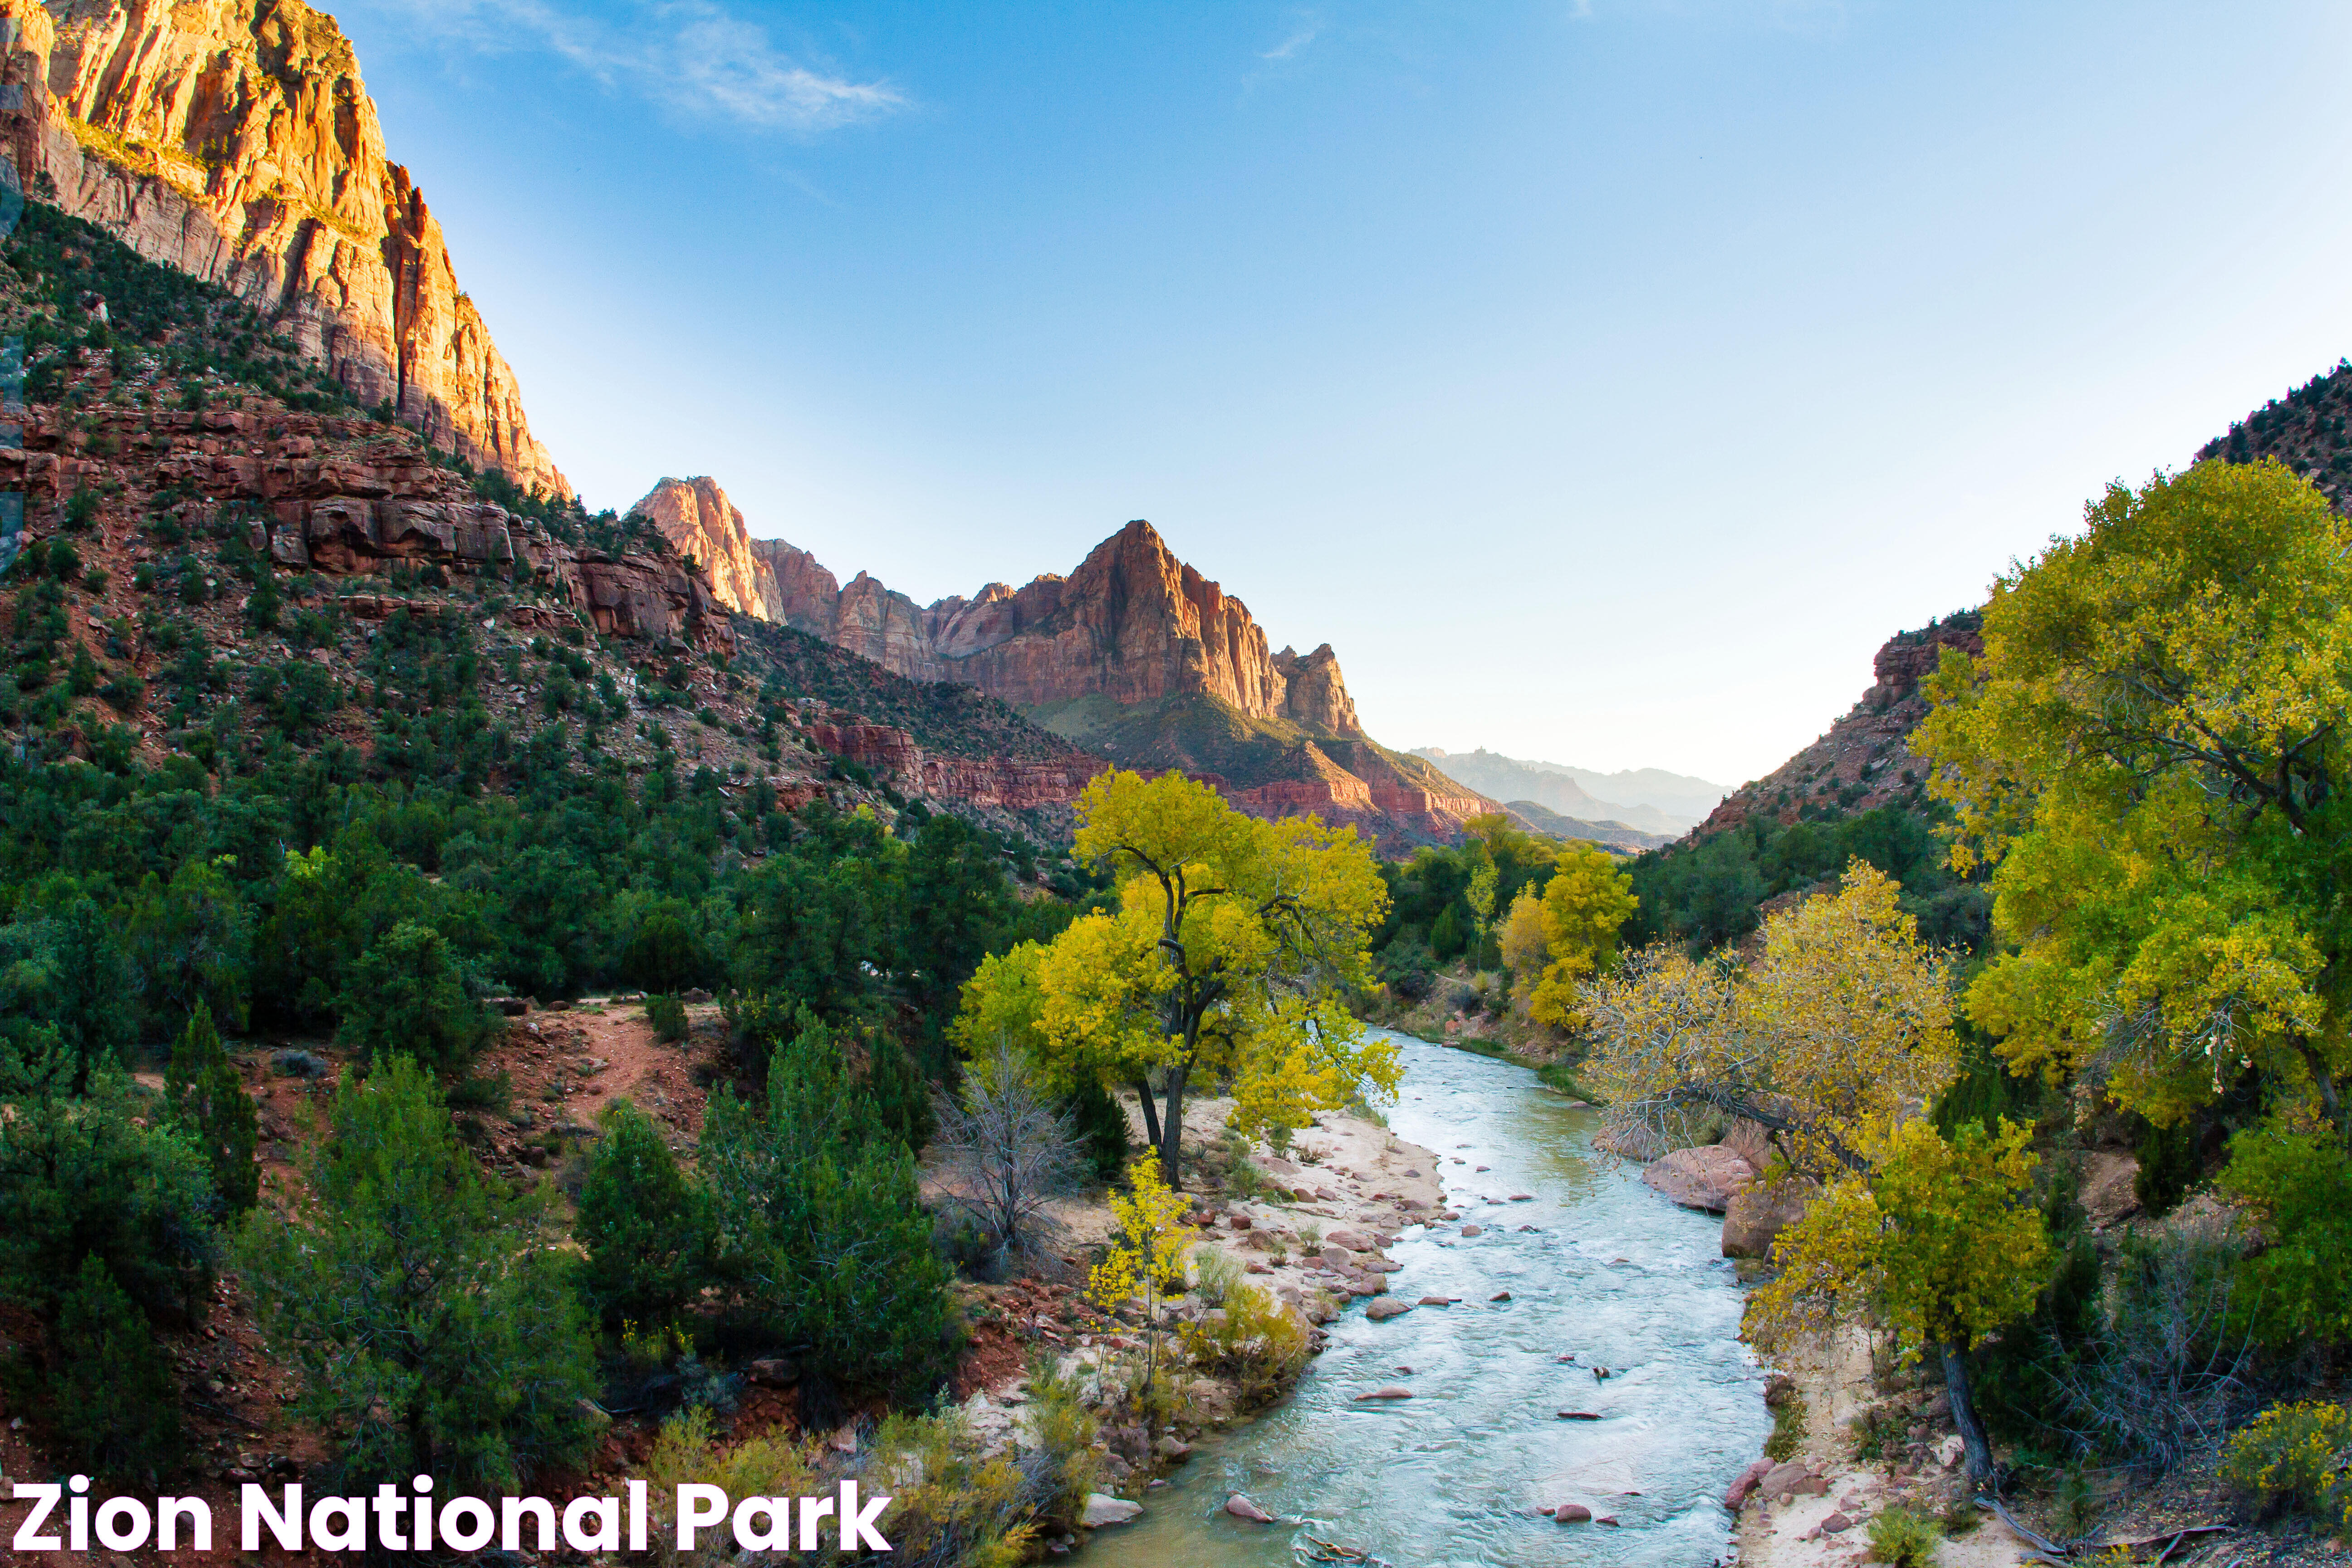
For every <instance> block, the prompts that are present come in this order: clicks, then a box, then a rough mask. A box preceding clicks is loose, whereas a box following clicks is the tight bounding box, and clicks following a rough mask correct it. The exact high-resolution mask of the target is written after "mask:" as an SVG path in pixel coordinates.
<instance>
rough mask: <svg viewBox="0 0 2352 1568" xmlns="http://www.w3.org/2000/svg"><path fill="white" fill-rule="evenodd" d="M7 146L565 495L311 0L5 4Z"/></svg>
mask: <svg viewBox="0 0 2352 1568" xmlns="http://www.w3.org/2000/svg"><path fill="white" fill-rule="evenodd" d="M0 28H5V33H6V35H7V40H8V41H7V50H6V56H5V63H0V77H4V78H5V85H6V87H8V88H10V89H15V90H13V91H0V146H5V151H6V152H7V154H8V156H9V157H10V158H11V159H13V160H14V161H15V163H16V168H17V170H18V172H19V174H20V175H21V177H22V179H23V181H24V183H25V184H26V186H27V188H29V189H33V190H37V191H42V192H47V190H48V189H49V188H50V187H51V186H52V185H53V186H54V188H55V195H54V197H53V198H51V199H54V200H55V201H56V203H57V204H58V205H59V206H61V207H63V208H64V209H65V210H66V211H67V212H68V213H71V214H73V215H75V216H79V217H84V218H87V219H89V220H90V221H91V222H93V223H97V224H100V225H102V226H104V227H106V228H108V229H110V230H111V231H112V232H113V233H115V234H117V235H119V236H121V237H122V238H123V240H125V241H126V242H127V243H128V244H130V245H131V247H133V248H134V249H136V250H138V251H139V252H140V253H141V254H142V255H143V256H146V257H148V258H151V259H152V260H156V261H161V262H163V263H164V264H166V265H168V266H171V267H174V268H180V269H181V270H183V271H185V272H189V273H193V274H194V275H195V276H197V277H199V278H203V279H208V280H210V281H213V282H216V283H219V284H222V285H223V286H225V287H226V288H227V289H230V290H231V291H233V292H234V293H236V294H237V295H239V296H240V297H242V298H243V299H245V300H247V301H248V302H249V303H251V304H252V305H254V306H255V307H256V308H257V310H259V311H260V312H261V314H262V315H263V317H264V318H265V319H266V320H267V321H269V322H270V323H271V324H272V325H273V326H275V327H276V328H278V330H279V331H284V332H287V333H289V334H290V335H291V336H292V337H293V338H294V339H295V340H296V341H297V342H299V344H300V345H301V347H302V349H303V351H304V353H308V354H309V355H310V356H311V357H312V358H314V359H316V360H318V361H320V362H321V363H325V364H326V365H327V366H328V367H329V368H330V369H331V372H332V373H333V374H334V375H335V377H336V379H337V380H338V381H340V382H341V384H343V385H344V386H346V387H349V388H350V389H351V390H352V393H353V394H354V395H357V396H358V397H359V399H360V400H361V402H362V403H363V404H367V405H375V404H378V403H381V402H384V401H387V400H388V401H390V402H391V403H392V404H393V405H394V407H395V408H396V409H397V410H398V412H399V414H400V416H401V418H402V420H403V422H404V423H406V424H408V425H410V426H414V427H415V428H417V429H419V430H421V431H423V432H424V434H425V437H426V438H427V439H429V440H431V441H433V442H434V443H435V444H436V445H438V446H440V447H444V448H454V449H455V450H456V451H457V452H458V453H460V454H461V455H463V456H464V457H466V458H468V459H469V460H471V461H472V462H473V463H474V464H476V465H477V466H478V467H481V468H497V469H500V470H503V471H504V472H505V473H507V474H508V475H509V477H511V478H512V479H515V480H516V481H517V482H518V483H520V484H522V485H524V486H526V487H530V488H537V489H551V490H555V491H559V492H563V493H569V487H568V486H567V485H566V484H565V482H564V479H563V476H562V474H561V473H559V472H557V470H556V468H555V465H554V464H553V462H552V461H551V460H550V458H549V457H548V454H547V451H546V448H545V447H542V446H541V444H540V442H539V440H538V438H537V437H534V436H532V435H531V433H530V425H529V423H528V421H527V420H526V419H525V418H524V416H523V408H522V396H521V392H520V388H519V387H518V386H517V384H516V382H515V375H514V372H513V371H512V370H511V369H510V368H509V366H508V364H507V363H506V361H505V359H504V358H502V357H501V356H500V355H499V350H498V346H497V344H495V343H493V342H491V341H490V333H489V329H488V327H487V326H486V325H485V324H484V323H483V321H482V317H481V313H480V312H479V311H478V310H476V309H475V308H474V303H473V301H472V300H469V299H467V296H466V294H465V293H464V291H463V290H461V289H459V288H458V286H457V276H456V273H455V270H454V269H453V268H452V267H451V264H450V260H449V252H448V247H447V246H446V244H445V243H444V242H443V240H442V236H441V227H440V225H439V224H438V223H436V221H435V220H434V218H433V215H432V213H431V212H430V211H429V210H428V209H427V207H426V206H425V197H424V194H423V193H422V192H421V191H419V190H418V189H417V188H416V186H415V184H414V183H413V182H412V181H411V179H410V177H409V174H408V171H407V170H406V169H404V168H402V167H401V166H400V165H398V164H396V163H392V162H391V161H390V159H389V158H388V157H387V156H386V155H385V152H384V145H383V131H382V129H381V128H380V127H379V126H378V124H377V122H376V112H375V105H374V103H373V101H372V100H370V99H369V97H368V93H367V88H366V86H365V85H364V84H363V83H362V81H361V79H360V70H359V61H358V58H357V57H356V56H355V55H354V54H353V52H352V46H351V43H350V41H349V40H347V39H346V38H345V37H343V36H342V33H341V30H340V29H339V28H338V27H337V26H336V25H335V21H334V18H333V17H331V16H326V15H324V14H322V13H320V12H317V11H314V10H311V9H310V7H309V6H307V5H303V4H302V0H127V3H126V0H49V4H48V5H47V6H44V5H39V4H37V3H35V0H0Z"/></svg>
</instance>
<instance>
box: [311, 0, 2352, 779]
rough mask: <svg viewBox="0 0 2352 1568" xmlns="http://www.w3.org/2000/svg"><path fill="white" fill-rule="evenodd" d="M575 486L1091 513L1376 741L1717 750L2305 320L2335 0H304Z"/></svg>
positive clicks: (1042, 517) (2348, 275)
mask: <svg viewBox="0 0 2352 1568" xmlns="http://www.w3.org/2000/svg"><path fill="white" fill-rule="evenodd" d="M332 8H333V9H335V11H336V13H337V15H338V16H340V17H341V21H342V23H343V26H344V27H345V29H346V31H348V32H349V33H350V34H351V35H352V37H353V39H354V40H355V41H356V43H357V44H358V47H359V49H360V58H361V61H362V68H363V70H364V72H365V74H366V77H367V79H368V82H369V85H370V87H371V88H372V89H373V92H374V95H375V98H376V101H377V104H378V106H379V108H380V110H381V111H382V114H383V123H384V130H385V135H386V139H387V141H388V142H389V143H390V146H391V149H392V153H393V155H394V157H395V158H397V159H399V160H401V161H403V162H404V163H407V164H409V166H410V167H411V169H412V170H413V171H414V173H415V176H416V178H417V180H418V183H419V184H421V185H422V186H423V187H424V189H425V194H426V196H427V199H428V200H429V201H430V202H431V203H432V205H433V207H434V210H435V211H436V214H437V215H438V216H439V217H440V219H441V222H442V224H443V226H444V227H445V229H446V232H447V235H448V237H449V242H450V247H451V250H452V253H453V255H454V257H455V258H456V261H457V270H458V276H459V278H460V279H461V280H462V281H464V283H465V284H466V285H467V288H468V289H469V290H470V292H471V293H472V294H473V296H474V298H475V299H476V300H477V301H478V303H479V304H480V305H481V307H482V309H483V310H484V312H485V313H486V315H487V316H488V320H489V321H490V324H491V327H492V330H493V331H494V332H495V333H496V335H497V337H498V340H499V345H500V346H501V348H502V349H503V350H504V351H505V353H506V354H507V357H508V358H509V360H510V361H511V362H512V363H514V365H515V367H516V370H517V372H518V373H519V374H520V377H521V380H522V384H523V390H524V395H525V398H526V401H527V404H528V406H529V407H530V413H531V417H532V421H533V424H534V426H535V427H536V428H537V429H538V430H539V432H540V433H541V436H542V437H543V438H544V439H545V440H546V441H547V442H548V443H549V445H550V446H551V447H552V448H553V450H554V453H555V456H556V458H557V461H558V462H559V463H560V464H561V465H562V467H563V468H564V469H565V471H566V472H567V473H568V474H569V475H570V476H571V477H572V479H573V480H574V482H575V483H576V484H577V485H578V486H579V487H580V489H581V490H582V492H583V496H584V497H585V498H586V499H587V500H589V501H590V503H591V504H592V505H598V506H603V505H612V506H625V505H626V504H627V503H628V502H629V501H631V500H635V498H636V497H637V496H638V495H640V494H642V493H643V492H644V491H645V490H646V489H648V488H650V486H651V484H652V482H653V481H654V480H655V479H656V478H658V477H660V476H662V475H664V474H675V475H687V474H700V473H709V474H711V475H714V476H716V477H717V478H718V479H719V481H720V483H722V484H723V485H725V486H726V487H727V489H728V490H729V491H730V494H731V495H733V496H734V498H735V499H736V500H737V502H738V504H739V505H740V506H741V507H742V509H743V510H744V512H745V514H746V516H747V517H748V518H749V520H750V521H751V528H752V531H753V532H754V533H756V534H761V535H765V536H773V537H782V538H786V539H790V540H791V541H793V542H794V543H796V544H799V545H802V546H803V547H805V548H808V549H811V550H814V552H816V553H817V555H818V556H819V558H820V559H822V560H824V562H825V563H827V564H828V565H830V566H831V567H833V569H834V570H835V572H836V573H837V574H839V575H841V576H842V577H843V579H844V580H846V579H847V578H848V577H849V576H850V575H852V574H855V573H856V572H857V571H858V570H860V569H861V568H862V569H865V570H867V571H870V572H872V573H873V574H875V575H876V576H877V577H879V578H880V579H882V580H883V581H884V582H885V583H887V584H890V585H891V586H893V587H896V588H900V589H903V590H905V591H906V592H908V593H909V594H911V595H914V596H915V597H916V598H917V599H919V600H922V601H929V600H930V599H933V598H936V597H939V596H941V595H948V594H951V593H970V592H971V591H972V590H973V589H975V588H976V587H978V586H979V585H980V584H983V583H985V582H988V581H990V580H992V579H1002V580H1004V581H1008V582H1013V583H1015V584H1018V583H1021V582H1024V581H1026V580H1027V579H1028V578H1029V577H1031V576H1033V575H1034V574H1037V573H1039V572H1066V571H1067V570H1069V569H1070V568H1071V567H1072V566H1074V565H1076V563H1077V562H1078V560H1079V559H1080V558H1081V557H1082V556H1083V555H1084V554H1085V552H1086V551H1087V549H1088V548H1089V547H1090V546H1092V545H1093V544H1094V543H1095V542H1097V541H1098V540H1099V539H1101V538H1102V537H1104V536H1105V535H1107V534H1108V533H1110V532H1111V531H1114V530H1115V529H1116V528H1117V527H1118V525H1119V524H1120V523H1122V522H1124V521H1126V520H1127V519H1129V518H1132V517H1146V518H1150V520H1151V521H1153V522H1154V523H1155V524H1156V525H1157V526H1158V527H1159V528H1160V531H1161V532H1162V533H1163V534H1165V535H1166V537H1167V538H1168V540H1169V541H1170V542H1171V544H1172V545H1173V546H1174V548H1175V549H1176V550H1177V552H1179V553H1180V554H1181V555H1183V556H1184V557H1185V558H1186V559H1188V560H1190V561H1191V562H1192V563H1193V564H1195V565H1196V566H1198V567H1199V568H1200V569H1201V570H1202V572H1203V573H1204V574H1207V575H1209V576H1211V577H1214V578H1217V579H1219V580H1221V581H1222V582H1223V584H1224V585H1225V587H1226V589H1227V590H1228V591H1229V592H1231V593H1233V594H1234V595H1238V596H1239V597H1241V598H1242V599H1243V600H1244V601H1245V602H1246V603H1247V604H1248V605H1250V606H1251V608H1252V610H1253V611H1254V612H1255V614H1256V616H1258V618H1259V620H1260V621H1261V622H1262V623H1263V624H1264V626H1265V628H1266V632H1267V635H1268V636H1269V637H1271V638H1272V639H1273V641H1274V643H1275V645H1276V647H1280V646H1281V645H1283V644H1284V643H1286V642H1287V643H1295V644H1297V646H1298V647H1299V648H1300V649H1301V650H1302V651H1303V650H1304V649H1306V648H1308V647H1312V646H1314V645H1315V644H1317V643H1318V642H1325V641H1328V642H1329V643H1331V644H1332V645H1333V647H1336V648H1337V649H1338V651H1339V658H1340V662H1341V666H1342V668H1343V669H1344V670H1345V671H1346V674H1347V678H1348V683H1349V689H1350V690H1351V692H1353V694H1354V695H1355V697H1356V700H1357V703H1358V706H1359V708H1360V711H1361V712H1362V714H1363V716H1364V719H1365V721H1366V724H1367V727H1368V728H1369V729H1370V731H1371V732H1372V733H1373V734H1374V735H1376V736H1378V737H1379V738H1381V740H1383V741H1386V742H1389V743H1390V744H1391V745H1397V746H1412V745H1424V744H1438V745H1444V746H1446V747H1448V748H1452V749H1460V750H1466V749H1469V748H1471V747H1474V746H1478V745H1485V746H1487V747H1490V748H1492V749H1495V750H1497V751H1503V752H1510V753H1513V754H1516V755H1520V756H1532V757H1539V758H1545V759H1549V760H1552V761H1558V762H1565V763H1577V764H1580V765H1583V766H1591V767H1600V768H1612V769H1613V768H1619V767H1632V766H1644V765H1651V766H1662V767H1668V768H1673V769H1675V770H1678V771H1682V772H1687V773H1699V774H1702V775H1705V776H1707V777H1710V778H1715V779H1718V780H1722V781H1725V782H1730V783H1737V782H1738V781H1740V780H1743V779H1747V778H1750V777H1754V776H1757V775H1759V774H1761V773H1765V772H1768V771H1769V770H1770V769H1771V768H1773V767H1774V766H1777V765H1778V764H1779V763H1780V761H1782V760H1783V759H1784V758H1785V757H1786V756H1788V755H1789V753H1790V752H1793V751H1795V750H1796V749H1798V748H1799V747H1801V746H1802V745H1804V744H1805V743H1806V742H1810V741H1811V739H1812V738H1813V737H1814V736H1815V735H1817V734H1818V733H1819V732H1820V731H1822V729H1824V728H1826V726H1827V725H1828V723H1829V722H1830V721H1832V719H1834V718H1835V717H1836V716H1837V715H1838V714H1840V713H1841V712H1843V710H1845V709H1846V707H1847V706H1848V705H1849V704H1851V703H1852V702H1853V700H1854V698H1855V697H1856V696H1857V695H1858V694H1859V693H1860V692H1861V690H1862V689H1863V688H1864V686H1865V685H1866V684H1868V681H1869V678H1870V677H1869V669H1870V657H1871V654H1872V653H1873V652H1874V650H1875V649H1876V647H1878V645H1879V643H1880V642H1881V641H1883V640H1884V639H1885V637H1887V636H1888V635H1889V634H1890V633H1892V632H1894V631H1895V630H1897V629H1899V628H1902V627H1906V626H1916V625H1919V624H1921V623H1923V622H1925V621H1926V620H1927V619H1929V618H1930V617H1932V616H1937V615H1938V614H1941V613H1944V612H1947V611H1949V610H1953V609H1956V608H1959V607H1962V606H1964V605H1969V604H1973V603H1976V602H1979V600H1980V599H1981V597H1982V595H1983V593H1984V590H1985V587H1986V585H1987V584H1988V583H1989V582H1990V579H1991V578H1992V576H1993V575H1994V574H1996V573H1997V572H1999V571H2000V570H2001V569H2002V568H2003V566H2004V565H2005V564H2006V563H2008V562H2010V561H2011V559H2012V558H2014V557H2017V556H2020V555H2030V554H2031V553H2032V552H2033V551H2034V550H2035V549H2036V548H2037V547H2038V546H2039V545H2040V544H2041V542H2043V541H2044V540H2046V539H2047V538H2048V537H2049V536H2050V535H2051V534H2052V533H2053V532H2057V531H2065V530H2068V529H2071V528H2073V527H2074V526H2075V525H2076V524H2077V523H2078V521H2079V520H2080V516H2081V509H2082V506H2083V503H2084V501H2085V500H2088V499H2090V498H2091V497H2092V496H2093V495H2094V494H2095V493H2096V492H2097V491H2098V489H2100V488H2101V487H2102V486H2103V485H2105V483H2106V482H2107V481H2109V480H2111V479H2118V478H2120V479H2126V480H2128V481H2133V482H2137V481H2138V480H2140V479H2145V478H2146V477H2147V475H2148V474H2149V473H2150V472H2151V471H2152V470H2154V469H2155V468H2158V467H2159V466H2179V464H2181V463H2183V462H2185V461H2186V460H2187V459H2188V458H2189V455H2190V454H2191V452H2193V450H2194V449H2195V447H2197V446H2198V445H2199V444H2200V442H2202V441H2203V440H2205V439H2206V438H2208V437H2210V436H2213V435H2217V434H2220V433H2221V432H2222V431H2224V430H2225V429H2226V428H2227V426H2228V424H2229V422H2230V420H2231V419H2232V418H2235V417H2240V416H2242V415H2243V414H2244V413H2245V412H2247V411H2248V410H2250V409H2252V408H2253V407H2255V406H2258V405H2260V404H2261V403H2262V402H2263V400H2264V399H2266V398H2268V397H2272V396H2275V395H2280V394H2281V393H2283V392H2284V391H2285V390H2286V388H2287V387H2288V386H2289V385H2291V384H2294V383H2297V382H2300V381H2302V380H2304V379H2305V378H2306V377H2308V376H2309V375H2311V374H2314V373H2315V372H2317V371H2319V370H2322V369H2324V368H2325V367H2326V366H2328V365H2331V364H2333V363H2335V362H2336V358H2337V357H2338V356H2339V355H2340V354H2343V353H2347V351H2352V264H2347V258H2352V244H2347V240H2352V235H2347V227H2352V196H2347V192H2352V182H2347V152H2352V112H2347V108H2352V104H2347V98H2352V70H2347V66H2348V65H2352V58H2348V57H2352V48H2347V46H2348V45H2352V7H2345V6H2343V5H2326V4H2267V3H2263V0H2232V3H2230V4H2205V5H2174V4H2166V3H2163V0H2128V3H2117V4H2072V3H2062V0H2038V3H2032V4H2015V5H1998V4H1983V5H1969V4H1942V5H1928V4H1918V3H1915V4H1873V3H1869V0H1847V3H1844V4H1837V3H1832V0H1819V3H1805V0H1778V3H1775V0H1679V3H1655V4H1645V3H1635V0H1583V3H1578V0H1555V3H1548V4H1525V5H1522V4H1513V3H1509V0H1483V3H1480V4H1475V5H1458V4H1456V5H1382V4H1367V5H1312V6H1306V5H1286V4H1263V5H1261V4H1230V5H1201V4H1190V5H1034V4H1033V5H1013V6H989V5H978V4H971V5H954V6H944V5H870V4H860V3H848V4H835V5H798V4H782V3H762V0H342V3H341V4H340V5H333V6H332Z"/></svg>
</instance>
